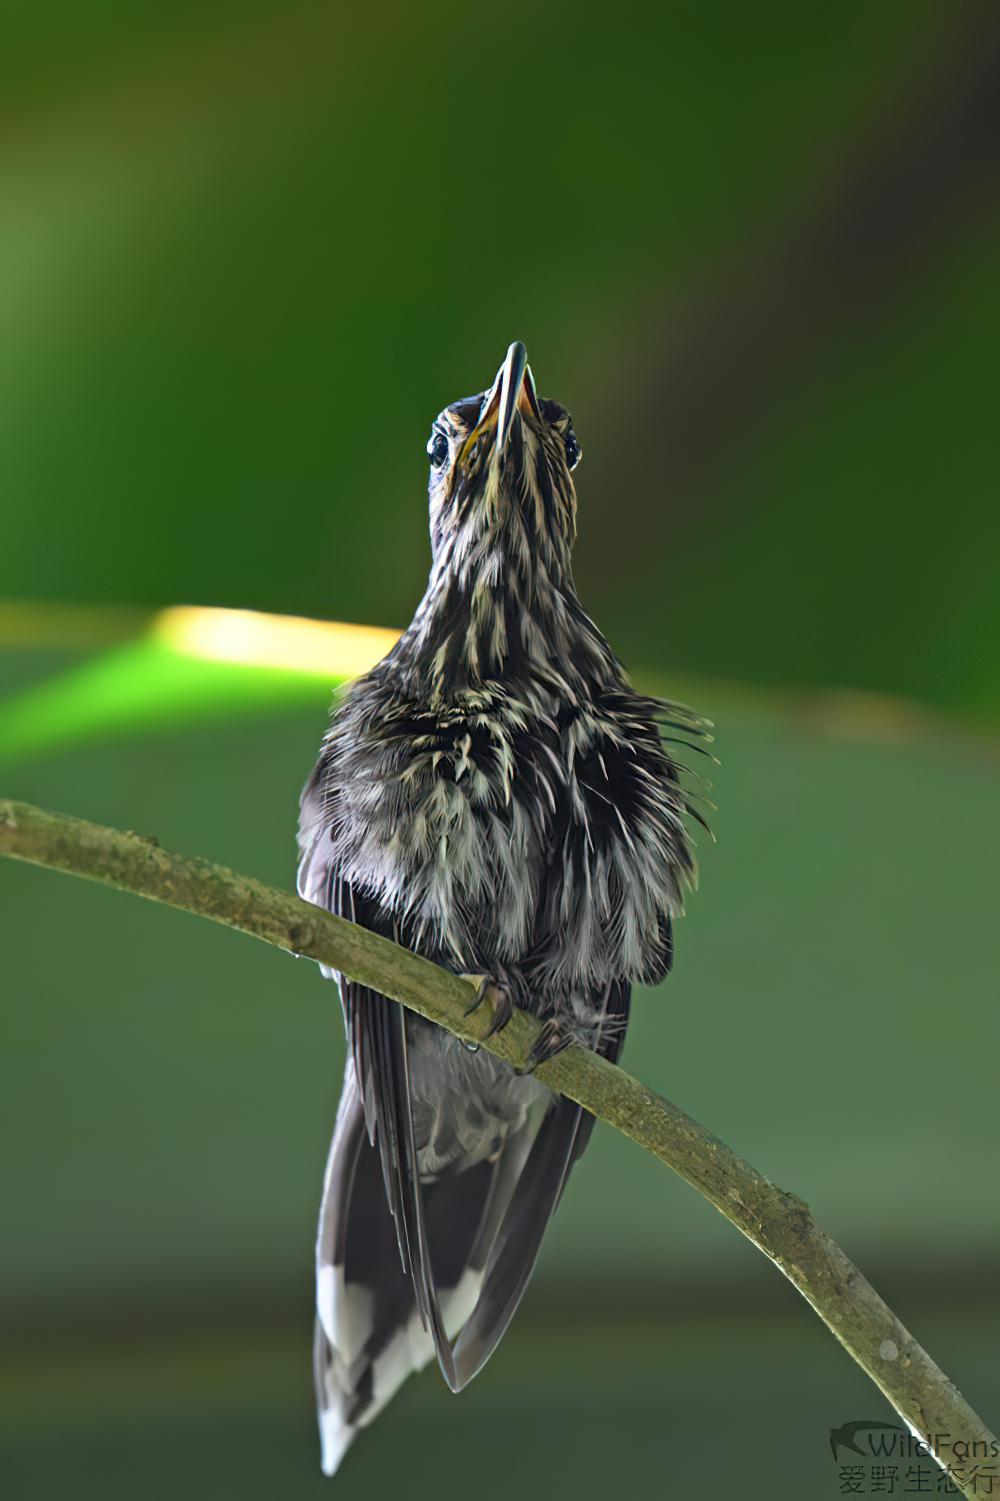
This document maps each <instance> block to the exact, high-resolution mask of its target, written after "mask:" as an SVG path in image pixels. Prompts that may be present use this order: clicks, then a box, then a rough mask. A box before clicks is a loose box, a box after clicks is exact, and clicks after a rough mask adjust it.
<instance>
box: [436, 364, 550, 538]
mask: <svg viewBox="0 0 1000 1501" xmlns="http://www.w3.org/2000/svg"><path fill="white" fill-rule="evenodd" d="M427 453H428V456H429V458H430V464H431V471H430V486H429V489H430V518H431V541H432V544H433V548H434V555H435V558H438V557H440V556H441V554H442V552H444V551H447V552H448V553H449V554H450V557H451V561H453V562H454V563H456V564H458V565H461V564H462V563H467V564H472V565H473V566H475V564H476V563H477V562H479V563H483V562H485V561H486V559H487V558H488V557H489V556H490V555H491V554H493V553H495V551H496V549H497V547H498V546H501V547H503V548H504V550H505V551H506V552H507V553H508V554H511V553H513V556H514V558H515V560H517V559H518V558H519V557H520V558H521V559H522V560H523V562H524V564H525V566H530V565H531V564H532V563H535V564H541V565H542V566H543V567H547V568H552V567H555V566H565V567H568V563H569V553H570V549H571V548H572V545H573V540H574V537H575V534H576V492H575V490H574V488H573V480H572V476H571V471H572V470H573V469H575V467H576V465H577V463H578V462H579V459H580V445H579V444H578V442H577V440H576V434H575V433H574V431H573V422H572V418H571V417H570V415H569V413H568V412H567V411H566V409H565V408H564V407H561V406H560V405H559V403H558V402H556V401H550V400H548V399H547V398H545V397H540V396H539V395H538V394H537V392H536V390H535V382H534V379H533V377H532V374H531V367H530V366H529V364H528V356H527V352H526V350H525V347H524V345H523V344H521V343H514V344H512V345H511V346H510V348H509V349H508V351H507V356H506V358H505V360H504V362H503V364H502V365H501V366H500V369H499V370H498V371H497V374H496V379H495V380H494V382H493V384H492V385H491V386H490V388H489V390H488V391H484V392H483V393H482V394H481V395H479V396H468V397H465V398H464V399H463V400H461V401H456V402H454V403H453V404H452V405H451V406H447V407H445V409H444V411H443V412H441V413H440V415H439V416H438V417H437V418H436V419H435V421H434V425H433V427H432V428H431V435H430V438H429V439H428V441H427Z"/></svg>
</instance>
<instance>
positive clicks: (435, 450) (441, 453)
mask: <svg viewBox="0 0 1000 1501" xmlns="http://www.w3.org/2000/svg"><path fill="white" fill-rule="evenodd" d="M427 452H428V454H429V455H430V460H431V466H432V467H433V468H434V469H440V468H441V465H442V464H443V463H444V461H445V459H446V458H447V457H448V439H447V438H446V437H445V435H444V433H443V432H441V431H440V430H437V429H436V430H435V431H434V432H432V433H431V435H430V437H429V438H428V440H427Z"/></svg>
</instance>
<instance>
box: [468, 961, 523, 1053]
mask: <svg viewBox="0 0 1000 1501" xmlns="http://www.w3.org/2000/svg"><path fill="white" fill-rule="evenodd" d="M462 978H463V980H471V981H472V983H473V984H475V985H478V990H477V991H476V994H475V996H474V997H473V999H472V1001H471V1002H470V1004H469V1005H468V1006H466V1008H465V1015H466V1016H471V1015H472V1013H473V1012H474V1011H478V1010H479V1008H480V1006H481V1005H482V1004H483V1002H484V1001H485V1000H486V999H487V998H489V1000H490V1003H491V1006H492V1010H493V1020H492V1021H491V1022H490V1025H489V1028H488V1029H487V1031H486V1033H485V1035H484V1037H483V1041H484V1042H485V1041H486V1040H487V1038H490V1037H493V1036H494V1035H495V1034H496V1033H497V1032H502V1031H503V1029H504V1027H506V1025H507V1023H508V1022H509V1021H510V1019H511V1017H512V1016H513V1015H514V998H513V996H512V995H511V992H510V987H509V986H508V985H505V984H504V983H503V981H501V980H495V979H494V978H493V976H492V975H463V976H462Z"/></svg>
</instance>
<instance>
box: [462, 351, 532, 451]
mask: <svg viewBox="0 0 1000 1501" xmlns="http://www.w3.org/2000/svg"><path fill="white" fill-rule="evenodd" d="M519 409H520V411H522V412H531V413H533V414H534V416H535V417H538V416H539V406H538V398H537V396H536V395H535V382H534V380H533V379H532V375H531V366H530V365H529V364H528V351H527V350H526V349H525V347H524V345H523V344H522V343H521V341H520V339H515V341H514V343H513V344H512V345H511V346H510V348H509V349H508V350H507V356H506V359H505V360H504V362H503V364H502V365H501V366H500V369H499V370H498V371H497V374H496V379H495V380H494V382H493V384H492V386H491V387H490V389H489V392H488V393H487V395H486V397H485V398H484V400H483V405H482V410H481V412H480V414H479V421H478V422H477V423H476V426H475V428H474V429H473V431H472V432H471V433H470V434H469V436H468V438H467V439H466V441H465V447H464V448H463V449H462V455H461V462H463V463H464V462H465V461H466V459H468V457H469V454H470V453H471V452H472V450H473V448H474V447H475V445H476V444H477V443H478V442H479V439H480V438H481V437H482V435H483V433H485V432H487V431H488V430H489V429H490V428H491V427H493V426H494V424H495V425H496V444H495V448H494V452H495V453H496V454H501V453H502V452H503V449H504V445H505V444H506V442H507V439H508V437H509V436H510V429H511V425H512V424H513V421H514V413H515V412H516V411H518V410H519Z"/></svg>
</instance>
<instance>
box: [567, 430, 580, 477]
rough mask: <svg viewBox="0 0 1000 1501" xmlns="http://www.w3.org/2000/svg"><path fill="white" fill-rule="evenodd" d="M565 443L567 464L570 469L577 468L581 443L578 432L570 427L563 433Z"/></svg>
mask: <svg viewBox="0 0 1000 1501" xmlns="http://www.w3.org/2000/svg"><path fill="white" fill-rule="evenodd" d="M563 445H564V447H565V449H566V465H567V468H569V469H575V468H576V466H577V464H579V462H580V444H579V442H578V440H577V436H576V433H575V432H574V431H573V429H572V428H571V427H568V428H567V429H566V431H565V433H564V434H563Z"/></svg>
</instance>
